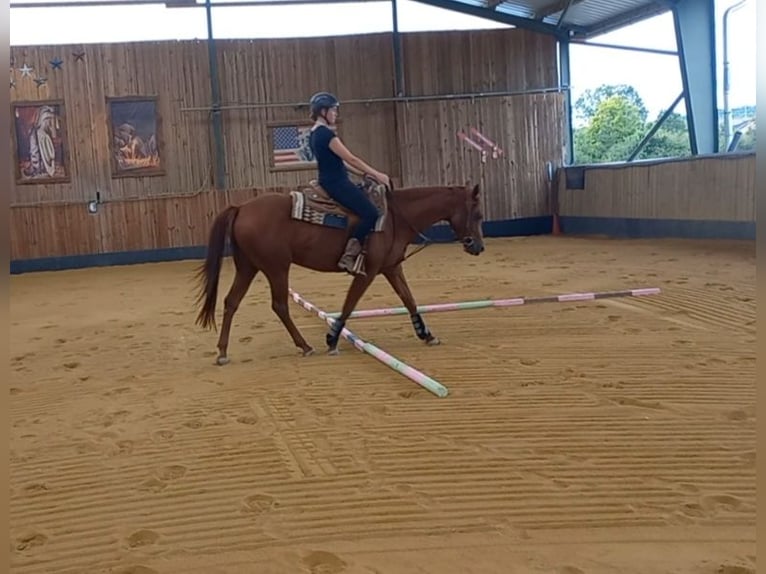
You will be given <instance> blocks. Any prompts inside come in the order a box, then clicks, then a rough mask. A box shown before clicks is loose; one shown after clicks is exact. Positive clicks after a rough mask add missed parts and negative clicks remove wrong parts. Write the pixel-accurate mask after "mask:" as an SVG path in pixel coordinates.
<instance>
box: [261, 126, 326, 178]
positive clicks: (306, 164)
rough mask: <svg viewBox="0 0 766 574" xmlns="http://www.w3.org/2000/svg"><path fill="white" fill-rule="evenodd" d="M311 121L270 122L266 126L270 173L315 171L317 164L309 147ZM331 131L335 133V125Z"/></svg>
mask: <svg viewBox="0 0 766 574" xmlns="http://www.w3.org/2000/svg"><path fill="white" fill-rule="evenodd" d="M313 125H314V122H312V121H306V120H298V121H292V122H271V123H268V124H266V134H267V139H268V150H269V167H270V168H271V171H296V170H304V169H316V166H317V162H316V159H315V158H314V154H313V153H312V151H311V148H310V147H309V133H310V131H311V126H313ZM331 129H333V130H335V131H336V133H337V125H336V126H333V127H332V128H331Z"/></svg>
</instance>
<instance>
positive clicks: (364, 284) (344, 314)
mask: <svg viewBox="0 0 766 574" xmlns="http://www.w3.org/2000/svg"><path fill="white" fill-rule="evenodd" d="M375 275H376V273H372V272H369V271H368V272H367V275H356V276H355V277H354V280H353V281H352V282H351V287H349V290H348V293H347V294H346V300H345V301H344V302H343V309H342V310H341V314H340V316H339V317H338V318H337V319H335V322H334V323H333V324H332V325H331V326H330V329H329V331H328V332H327V335H326V336H325V341H326V343H327V352H328V354H330V355H337V354H338V341H339V340H340V337H341V332H342V331H343V328H344V327H345V326H346V321H347V320H348V318H349V317H350V316H351V313H352V312H353V311H354V308H355V307H356V305H357V303H359V299H361V298H362V295H364V293H365V291H367V288H368V287H369V286H370V284H372V282H373V281H374V280H375Z"/></svg>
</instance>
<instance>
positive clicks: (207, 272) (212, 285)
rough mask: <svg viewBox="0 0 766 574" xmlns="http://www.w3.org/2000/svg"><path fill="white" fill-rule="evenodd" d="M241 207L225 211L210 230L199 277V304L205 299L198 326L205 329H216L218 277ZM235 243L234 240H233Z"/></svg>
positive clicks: (198, 316) (232, 206) (198, 318)
mask: <svg viewBox="0 0 766 574" xmlns="http://www.w3.org/2000/svg"><path fill="white" fill-rule="evenodd" d="M238 212H239V207H238V206H236V205H230V206H229V207H227V208H226V209H224V210H223V211H222V212H221V213H219V214H218V216H217V217H216V218H215V220H214V221H213V226H212V227H211V228H210V238H209V239H208V244H207V257H206V258H205V262H204V263H203V264H202V265H200V267H199V270H198V271H197V276H198V278H199V281H200V291H199V295H198V296H197V303H199V302H200V301H202V300H203V299H204V303H203V305H202V309H200V312H199V315H197V320H196V324H197V325H201V326H202V327H203V328H211V327H212V328H213V329H216V325H215V304H216V300H217V299H218V277H219V276H220V274H221V260H222V259H223V252H224V248H225V247H226V237H227V235H229V233H230V232H231V226H232V224H233V223H234V219H235V218H236V217H237V213H238ZM231 242H232V244H233V243H234V241H233V238H232V240H231Z"/></svg>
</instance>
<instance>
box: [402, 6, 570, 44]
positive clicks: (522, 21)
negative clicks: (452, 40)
mask: <svg viewBox="0 0 766 574" xmlns="http://www.w3.org/2000/svg"><path fill="white" fill-rule="evenodd" d="M415 1H416V2H420V3H421V4H427V5H429V6H435V7H436V8H443V9H445V10H452V11H453V12H459V13H461V14H467V15H468V16H475V17H477V18H485V19H487V20H493V21H494V22H500V23H501V24H508V25H509V26H515V27H517V28H522V29H525V30H530V31H532V32H539V33H541V34H550V35H551V36H555V37H556V38H568V37H569V36H568V33H567V30H566V29H563V28H556V26H555V25H553V24H546V23H545V22H541V21H539V20H533V19H532V18H525V17H523V16H514V15H513V14H508V13H506V12H501V11H499V10H491V9H489V8H483V7H481V6H475V5H473V4H466V3H465V2H461V1H460V0H415Z"/></svg>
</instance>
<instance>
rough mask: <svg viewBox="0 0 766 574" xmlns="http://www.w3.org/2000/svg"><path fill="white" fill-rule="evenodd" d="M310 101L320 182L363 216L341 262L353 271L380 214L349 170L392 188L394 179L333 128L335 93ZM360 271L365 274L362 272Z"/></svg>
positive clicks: (311, 141) (311, 138) (321, 94)
mask: <svg viewBox="0 0 766 574" xmlns="http://www.w3.org/2000/svg"><path fill="white" fill-rule="evenodd" d="M309 104H310V107H311V119H312V120H314V122H315V123H314V125H313V126H312V128H311V134H310V135H309V146H311V151H312V152H313V153H314V157H315V158H316V160H317V167H318V171H319V174H318V178H317V179H318V181H319V185H321V186H322V188H323V189H324V190H325V191H326V192H327V193H328V195H329V196H330V197H332V198H333V199H334V200H335V201H337V202H338V203H339V204H341V205H342V206H343V207H345V208H346V209H349V210H350V211H352V212H354V213H355V214H356V215H357V216H359V219H360V221H359V223H358V224H357V226H356V228H355V229H354V231H353V233H352V234H351V237H350V238H349V240H348V243H347V244H346V250H345V252H344V253H343V255H342V256H341V258H340V260H339V261H338V267H339V268H340V269H343V270H344V271H347V272H348V273H352V274H353V273H354V271H353V268H354V262H355V260H356V257H357V255H359V253H360V252H361V251H362V246H363V245H364V242H365V240H366V239H367V236H368V235H369V234H370V232H371V231H372V229H373V227H374V226H375V222H376V221H377V219H378V215H379V214H378V210H377V208H376V207H375V205H373V203H372V202H371V201H370V199H369V198H368V197H367V196H366V195H365V193H364V191H362V189H361V188H360V187H359V186H357V185H355V184H354V183H353V182H352V181H351V180H350V179H349V177H348V170H351V171H353V172H354V173H355V174H357V175H360V176H363V177H364V176H365V175H368V176H371V177H372V178H373V179H375V180H377V181H378V182H379V183H382V184H384V185H386V186H387V187H389V188H390V187H391V180H390V179H389V177H388V176H387V175H386V174H384V173H382V172H380V171H378V170H376V169H374V168H372V167H370V166H369V165H368V164H367V163H365V162H364V161H362V160H361V159H359V158H358V157H357V156H355V155H354V154H352V153H351V152H350V151H349V150H348V148H347V147H346V146H345V145H344V144H343V142H341V140H340V138H339V137H338V135H337V134H336V133H335V131H334V130H332V129H331V128H330V126H333V125H335V122H336V121H337V119H338V108H339V106H340V102H339V101H338V99H337V98H336V97H335V96H334V95H332V94H330V93H328V92H319V93H317V94H314V95H313V96H312V97H311V100H310V102H309ZM359 273H360V274H364V272H363V271H360V272H359Z"/></svg>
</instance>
